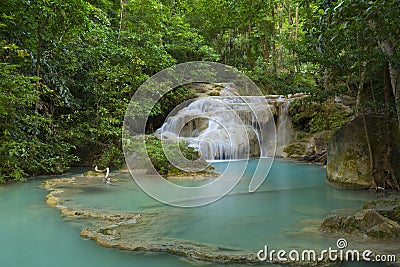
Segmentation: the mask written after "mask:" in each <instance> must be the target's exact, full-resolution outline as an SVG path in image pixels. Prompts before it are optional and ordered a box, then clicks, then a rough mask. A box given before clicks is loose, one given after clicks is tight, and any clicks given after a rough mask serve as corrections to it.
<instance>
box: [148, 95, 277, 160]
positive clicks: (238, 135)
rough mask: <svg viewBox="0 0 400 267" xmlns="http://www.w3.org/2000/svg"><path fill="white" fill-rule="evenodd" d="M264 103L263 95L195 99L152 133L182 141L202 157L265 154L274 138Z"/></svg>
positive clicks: (218, 158) (270, 117) (238, 157)
mask: <svg viewBox="0 0 400 267" xmlns="http://www.w3.org/2000/svg"><path fill="white" fill-rule="evenodd" d="M266 103H267V102H266V100H265V97H237V96H226V97H206V98H198V99H196V100H194V101H193V102H191V103H190V104H189V105H187V106H185V107H183V108H181V109H180V110H178V111H177V112H176V113H175V114H173V115H172V116H170V117H168V118H167V119H166V122H165V123H164V124H163V125H162V127H161V128H160V129H158V130H157V131H156V132H155V134H156V135H157V136H159V137H160V138H162V139H163V140H167V141H169V142H176V141H183V142H186V144H187V145H188V146H190V147H194V148H195V149H196V150H198V151H199V152H200V153H201V155H202V157H203V158H204V159H206V160H215V159H216V160H227V159H242V158H248V157H260V156H261V157H262V156H266V155H267V153H268V150H269V149H270V148H269V144H271V139H274V138H275V136H274V134H275V133H274V132H273V126H274V125H273V124H274V121H273V116H272V113H271V112H270V110H269V109H268V108H267V107H266ZM273 141H274V140H273Z"/></svg>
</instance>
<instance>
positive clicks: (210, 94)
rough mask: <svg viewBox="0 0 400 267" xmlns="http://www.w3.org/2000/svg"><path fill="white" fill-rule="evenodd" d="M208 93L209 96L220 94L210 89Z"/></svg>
mask: <svg viewBox="0 0 400 267" xmlns="http://www.w3.org/2000/svg"><path fill="white" fill-rule="evenodd" d="M208 95H209V96H220V95H221V93H220V92H215V91H212V92H209V93H208Z"/></svg>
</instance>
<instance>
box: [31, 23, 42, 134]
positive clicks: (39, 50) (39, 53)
mask: <svg viewBox="0 0 400 267" xmlns="http://www.w3.org/2000/svg"><path fill="white" fill-rule="evenodd" d="M37 27H38V28H37V54H36V76H37V77H39V76H40V61H41V57H42V27H41V25H40V24H39V25H38V26H37ZM39 89H40V80H37V81H36V88H35V91H36V95H37V96H39ZM38 115H39V98H38V99H37V100H36V101H35V126H34V128H33V137H34V138H36V136H37V129H38V124H39V120H38Z"/></svg>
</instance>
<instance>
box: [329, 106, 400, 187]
mask: <svg viewBox="0 0 400 267" xmlns="http://www.w3.org/2000/svg"><path fill="white" fill-rule="evenodd" d="M366 122H367V123H366V124H367V129H368V134H369V139H370V144H371V149H372V152H373V158H374V169H373V175H371V172H370V160H369V150H368V144H367V139H366V135H365V130H364V123H363V119H362V117H361V116H360V117H357V118H355V119H354V120H352V121H351V122H349V123H347V124H345V125H344V126H343V127H342V128H340V129H339V130H338V131H337V132H335V133H334V134H333V135H332V138H331V140H330V142H329V144H328V153H327V166H326V174H327V175H326V178H327V181H328V182H329V183H330V184H332V185H334V186H336V187H339V188H347V189H367V188H376V187H377V186H379V187H384V188H385V189H386V188H394V187H395V184H398V182H397V181H396V180H395V179H396V178H393V177H397V179H399V178H400V165H399V164H398V162H400V152H399V149H400V142H399V134H398V129H397V128H396V127H394V125H392V126H391V129H390V130H388V129H387V128H388V127H387V125H386V124H385V120H384V119H383V118H382V117H380V116H376V115H372V114H370V115H367V116H366ZM385 129H386V130H385ZM388 133H390V134H388ZM390 139H392V140H393V142H392V145H390Z"/></svg>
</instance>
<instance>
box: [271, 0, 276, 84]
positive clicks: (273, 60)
mask: <svg viewBox="0 0 400 267" xmlns="http://www.w3.org/2000/svg"><path fill="white" fill-rule="evenodd" d="M271 18H272V29H271V40H272V48H271V51H272V64H273V68H274V76H277V75H278V72H277V71H278V67H277V64H276V63H277V62H276V42H275V5H274V4H272V9H271Z"/></svg>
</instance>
